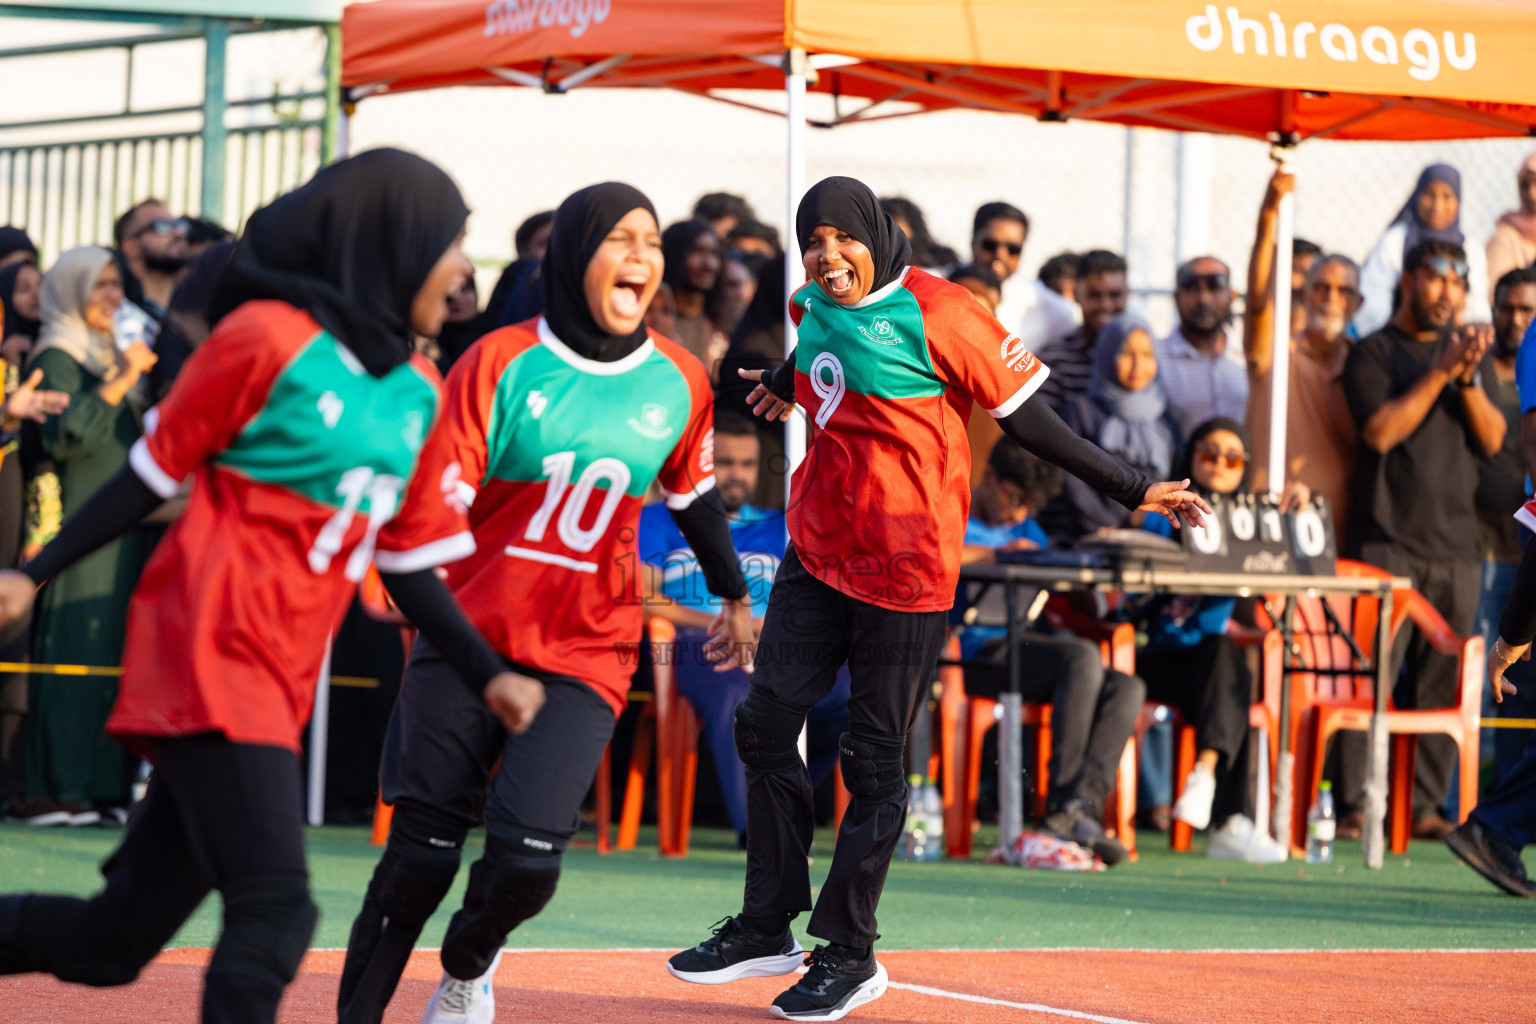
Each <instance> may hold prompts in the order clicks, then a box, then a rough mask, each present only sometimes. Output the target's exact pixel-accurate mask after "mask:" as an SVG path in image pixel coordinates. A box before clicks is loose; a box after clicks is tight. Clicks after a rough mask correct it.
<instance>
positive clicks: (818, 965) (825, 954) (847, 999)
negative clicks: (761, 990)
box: [768, 946, 890, 1020]
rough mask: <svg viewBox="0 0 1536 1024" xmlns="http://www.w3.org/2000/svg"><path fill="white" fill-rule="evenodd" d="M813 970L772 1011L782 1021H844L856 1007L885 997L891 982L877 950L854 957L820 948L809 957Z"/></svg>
mask: <svg viewBox="0 0 1536 1024" xmlns="http://www.w3.org/2000/svg"><path fill="white" fill-rule="evenodd" d="M805 965H806V966H807V967H809V968H810V970H809V971H806V972H805V977H803V978H801V979H800V981H799V983H798V984H797V985H795V987H794V988H791V989H788V990H786V991H784V992H782V993H780V995H779V998H777V999H775V1000H774V1001H773V1005H772V1006H770V1007H769V1008H768V1012H769V1014H771V1015H772V1016H774V1017H777V1018H779V1019H780V1020H840V1019H842V1017H843V1015H844V1014H846V1013H847V1012H848V1011H849V1010H852V1009H853V1008H855V1007H858V1006H863V1005H864V1004H865V1003H872V1002H874V1001H875V1000H876V999H879V998H880V997H881V996H883V995H885V986H886V983H887V982H888V981H889V980H890V979H889V977H887V975H886V973H885V967H884V965H882V964H881V963H880V962H879V961H877V960H876V959H875V952H874V950H873V949H871V950H870V951H869V955H868V956H865V957H862V958H861V957H858V956H850V955H849V954H848V953H847V952H846V950H844V949H843V947H841V946H817V947H816V948H815V949H814V950H812V951H811V954H810V955H809V956H807V957H806V958H805Z"/></svg>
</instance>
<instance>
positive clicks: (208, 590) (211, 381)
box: [107, 301, 474, 751]
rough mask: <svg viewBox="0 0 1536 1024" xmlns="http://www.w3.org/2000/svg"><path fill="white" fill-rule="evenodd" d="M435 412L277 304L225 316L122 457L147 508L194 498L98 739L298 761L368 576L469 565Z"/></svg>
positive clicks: (437, 406) (136, 628)
mask: <svg viewBox="0 0 1536 1024" xmlns="http://www.w3.org/2000/svg"><path fill="white" fill-rule="evenodd" d="M442 407H443V392H442V381H441V378H440V377H439V376H438V374H437V371H436V369H434V368H433V366H432V364H431V363H430V362H428V361H427V360H425V359H421V358H419V357H418V358H415V359H413V360H411V361H410V362H408V363H405V364H402V365H401V366H397V367H396V368H394V369H393V370H391V371H390V372H389V373H388V374H386V375H385V376H383V377H373V376H371V375H370V374H369V373H368V372H367V371H365V370H364V369H363V367H362V364H361V363H359V362H358V361H357V359H356V357H355V356H353V355H352V353H351V352H349V351H348V350H347V349H346V347H345V346H343V345H342V344H340V343H339V342H338V341H337V340H336V339H335V338H334V337H332V336H331V335H330V334H328V333H326V332H325V331H323V330H322V329H321V328H320V326H319V325H318V324H317V323H316V322H315V321H314V320H313V319H312V318H311V317H310V316H309V314H308V313H305V312H303V311H301V310H298V309H295V308H294V307H293V306H290V305H288V304H286V303H283V302H276V301H260V302H248V303H246V304H245V305H243V306H241V307H240V308H239V309H237V310H235V312H233V313H231V314H230V315H229V316H227V317H225V318H224V319H223V320H221V321H220V322H219V325H218V327H217V328H216V329H215V330H214V332H213V333H212V334H211V335H209V337H208V340H207V341H206V342H204V343H203V344H202V346H201V347H199V348H198V350H197V352H196V354H194V355H193V356H192V358H191V359H189V360H188V361H187V364H186V366H185V367H184V368H183V370H182V372H181V375H180V376H179V377H178V379H177V381H176V384H175V386H174V387H173V388H172V389H171V392H170V394H169V395H167V396H166V398H165V400H164V401H162V402H161V403H160V404H159V405H158V406H156V407H155V408H154V409H152V410H150V414H149V415H148V416H146V418H145V427H146V430H147V434H146V436H145V437H144V438H142V439H141V440H139V441H138V443H137V444H135V445H134V447H133V449H132V451H131V452H130V453H129V464H130V465H131V466H132V467H133V468H134V470H135V471H136V472H137V473H138V475H139V476H140V478H142V479H143V480H144V482H145V483H146V484H148V485H149V486H150V487H151V488H152V489H153V490H155V491H156V492H157V493H158V494H160V495H161V496H162V497H167V498H169V497H172V496H174V495H175V494H176V492H177V488H178V486H179V483H180V481H181V480H182V479H184V478H185V477H186V476H187V475H188V474H195V483H194V485H193V488H192V494H191V500H190V503H189V504H188V506H187V508H186V511H185V512H184V513H183V514H182V515H181V517H180V518H179V519H177V520H176V522H175V523H174V524H173V525H172V526H171V528H170V529H169V530H168V531H167V532H166V535H165V538H164V539H163V540H162V541H161V542H160V545H159V547H158V548H156V550H155V553H154V556H153V557H152V558H151V559H150V561H149V564H148V565H147V566H146V567H145V569H144V574H143V576H142V577H141V578H140V580H139V585H138V588H137V589H136V590H135V591H134V595H133V600H132V602H131V604H130V605H129V609H128V641H127V646H126V648H125V650H124V652H123V679H122V685H121V687H120V689H119V693H118V699H117V704H116V706H115V707H114V708H113V711H112V715H111V718H110V719H109V720H108V722H107V731H108V732H109V733H111V734H112V735H114V736H120V737H124V738H129V739H131V738H133V737H142V736H181V735H188V734H191V733H198V732H209V731H217V732H222V733H224V735H226V736H227V737H229V739H231V740H234V741H235V742H237V743H259V744H268V745H273V746H283V747H288V748H290V749H293V750H295V751H297V750H298V749H299V740H300V733H301V731H302V730H303V727H304V723H305V722H306V721H308V719H309V714H310V710H311V707H312V705H313V702H314V691H315V683H316V680H317V679H318V678H319V675H320V670H321V664H322V661H323V659H324V658H325V657H326V651H327V647H328V645H329V641H330V638H331V635H332V633H333V632H334V631H335V629H336V627H337V626H338V625H340V623H341V620H342V617H343V616H344V615H345V614H346V610H347V607H348V605H349V604H350V603H351V601H352V595H353V593H354V592H355V590H356V588H357V583H358V581H359V580H361V579H362V577H363V574H364V572H365V571H366V570H367V568H368V563H369V562H370V561H375V562H377V563H378V566H379V568H380V569H384V570H386V571H391V572H412V571H416V570H419V569H426V568H431V567H434V566H437V565H439V564H441V563H443V562H446V561H450V560H452V559H455V558H462V557H463V556H464V555H466V554H469V553H470V552H471V551H473V550H474V541H473V539H472V537H471V535H470V533H469V532H468V531H469V524H468V522H467V520H466V518H465V517H464V515H463V512H462V509H461V508H459V507H458V506H457V505H456V503H455V495H453V493H452V491H453V482H454V480H456V479H457V474H456V473H454V472H451V471H449V470H447V469H446V465H447V462H448V461H449V460H447V459H445V458H444V457H443V455H444V452H445V451H446V450H447V445H446V438H445V436H444V433H443V430H442V428H441V426H440V425H439V421H440V420H441V418H442V417H441V412H442ZM429 465H430V466H432V467H435V475H429V473H433V472H434V471H428V470H426V469H425V467H427V466H429ZM445 482H446V489H445Z"/></svg>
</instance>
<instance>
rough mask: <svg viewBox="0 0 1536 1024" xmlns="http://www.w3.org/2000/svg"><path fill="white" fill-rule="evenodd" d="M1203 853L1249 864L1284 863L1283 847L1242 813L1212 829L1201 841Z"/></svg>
mask: <svg viewBox="0 0 1536 1024" xmlns="http://www.w3.org/2000/svg"><path fill="white" fill-rule="evenodd" d="M1205 855H1206V856H1207V857H1210V858H1213V859H1215V860H1244V861H1247V862H1248V863H1249V864H1284V863H1285V861H1286V860H1287V857H1288V855H1287V853H1286V849H1285V847H1283V846H1281V845H1280V844H1279V843H1277V842H1275V841H1274V840H1273V839H1271V838H1269V836H1267V835H1265V834H1264V833H1263V832H1260V831H1259V830H1258V827H1257V826H1256V825H1254V823H1253V819H1251V818H1249V817H1248V815H1246V814H1234V815H1232V817H1230V818H1228V819H1227V820H1226V821H1225V822H1223V823H1222V825H1221V827H1220V828H1218V829H1213V830H1212V831H1211V834H1210V836H1209V837H1208V838H1207V839H1206V842H1205Z"/></svg>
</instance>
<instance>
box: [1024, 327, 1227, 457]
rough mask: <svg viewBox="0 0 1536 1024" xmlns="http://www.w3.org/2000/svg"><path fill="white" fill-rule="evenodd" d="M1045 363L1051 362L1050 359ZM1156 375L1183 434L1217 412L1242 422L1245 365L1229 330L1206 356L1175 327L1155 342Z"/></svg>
mask: <svg viewBox="0 0 1536 1024" xmlns="http://www.w3.org/2000/svg"><path fill="white" fill-rule="evenodd" d="M1040 358H1041V359H1045V356H1044V355H1042V356H1041V357H1040ZM1046 365H1048V366H1049V365H1050V363H1049V361H1047V362H1046ZM1052 376H1055V371H1054V368H1053V370H1052ZM1157 379H1158V381H1159V382H1160V383H1161V384H1162V385H1163V394H1164V395H1165V396H1167V399H1168V411H1169V412H1170V413H1172V414H1173V419H1174V422H1176V423H1177V424H1178V425H1179V433H1180V434H1181V435H1182V436H1183V437H1186V438H1187V437H1189V436H1190V434H1192V433H1194V430H1195V428H1196V427H1198V426H1200V424H1202V423H1204V422H1205V421H1206V420H1209V419H1213V418H1215V417H1217V416H1226V417H1228V418H1230V419H1234V420H1236V421H1237V422H1239V423H1241V422H1243V417H1244V414H1245V412H1246V411H1247V409H1248V368H1247V366H1246V365H1245V364H1244V362H1243V347H1242V345H1240V344H1238V343H1236V342H1235V341H1234V340H1233V338H1232V336H1231V335H1230V334H1227V335H1226V344H1225V346H1224V348H1223V350H1222V352H1221V354H1220V355H1217V356H1207V355H1206V354H1205V353H1203V352H1201V351H1200V350H1199V349H1197V348H1195V346H1193V345H1191V344H1190V343H1189V342H1188V341H1187V340H1185V338H1184V332H1183V331H1181V330H1179V329H1178V328H1177V327H1175V328H1174V330H1173V333H1172V334H1170V335H1168V337H1166V338H1164V339H1163V340H1162V342H1161V343H1160V344H1159V345H1158V346H1157Z"/></svg>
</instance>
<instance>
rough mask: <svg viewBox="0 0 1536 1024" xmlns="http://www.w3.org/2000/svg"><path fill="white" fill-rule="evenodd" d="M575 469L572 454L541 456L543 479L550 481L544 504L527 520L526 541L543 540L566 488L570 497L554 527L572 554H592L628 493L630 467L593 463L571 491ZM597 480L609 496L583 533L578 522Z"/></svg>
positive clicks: (609, 462) (617, 462) (608, 461)
mask: <svg viewBox="0 0 1536 1024" xmlns="http://www.w3.org/2000/svg"><path fill="white" fill-rule="evenodd" d="M575 466H576V453H575V452H556V453H555V454H553V455H546V456H544V477H545V479H547V480H548V481H549V487H548V489H546V490H545V492H544V503H543V504H542V505H540V506H539V510H538V511H537V512H535V513H534V514H533V518H532V519H530V520H528V529H527V530H526V531H524V533H523V537H524V538H525V539H527V540H532V541H540V540H543V539H544V533H545V531H546V530H548V529H549V521H550V520H551V519H553V518H554V516H555V510H556V509H557V508H559V507H560V502H561V499H563V498H564V497H565V494H566V489H567V488H569V489H570V495H571V497H570V500H569V501H567V502H565V508H564V509H563V510H562V511H561V513H560V519H559V521H558V522H557V523H556V525H555V529H556V531H557V532H558V533H559V535H560V540H561V541H562V542H563V543H564V544H565V546H566V547H568V548H570V549H571V550H572V551H591V550H592V549H593V548H594V547H596V546H597V542H598V540H599V539H600V538H601V537H602V535H603V534H604V533H606V532H607V530H608V524H609V523H611V522H612V521H613V515H614V513H615V512H617V511H618V510H619V502H621V501H623V500H624V492H625V491H626V490H628V489H629V479H630V474H629V467H628V466H627V465H625V464H624V463H623V462H621V461H620V460H618V459H614V458H608V457H606V456H605V457H603V458H600V459H593V460H592V464H591V465H589V466H588V467H587V468H586V469H585V470H583V471H582V474H581V476H580V478H578V479H577V481H576V486H575V487H571V470H572V469H574V468H575ZM599 480H602V481H605V482H606V483H607V485H608V493H607V494H605V495H603V503H602V505H601V506H600V507H599V508H598V510H597V520H596V521H595V522H594V523H593V524H592V525H591V526H590V527H588V528H587V529H585V530H583V529H582V528H581V520H582V517H583V516H584V515H586V511H587V505H588V504H589V503H590V502H591V500H592V492H593V491H594V490H595V489H596V488H597V482H598V481H599Z"/></svg>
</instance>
